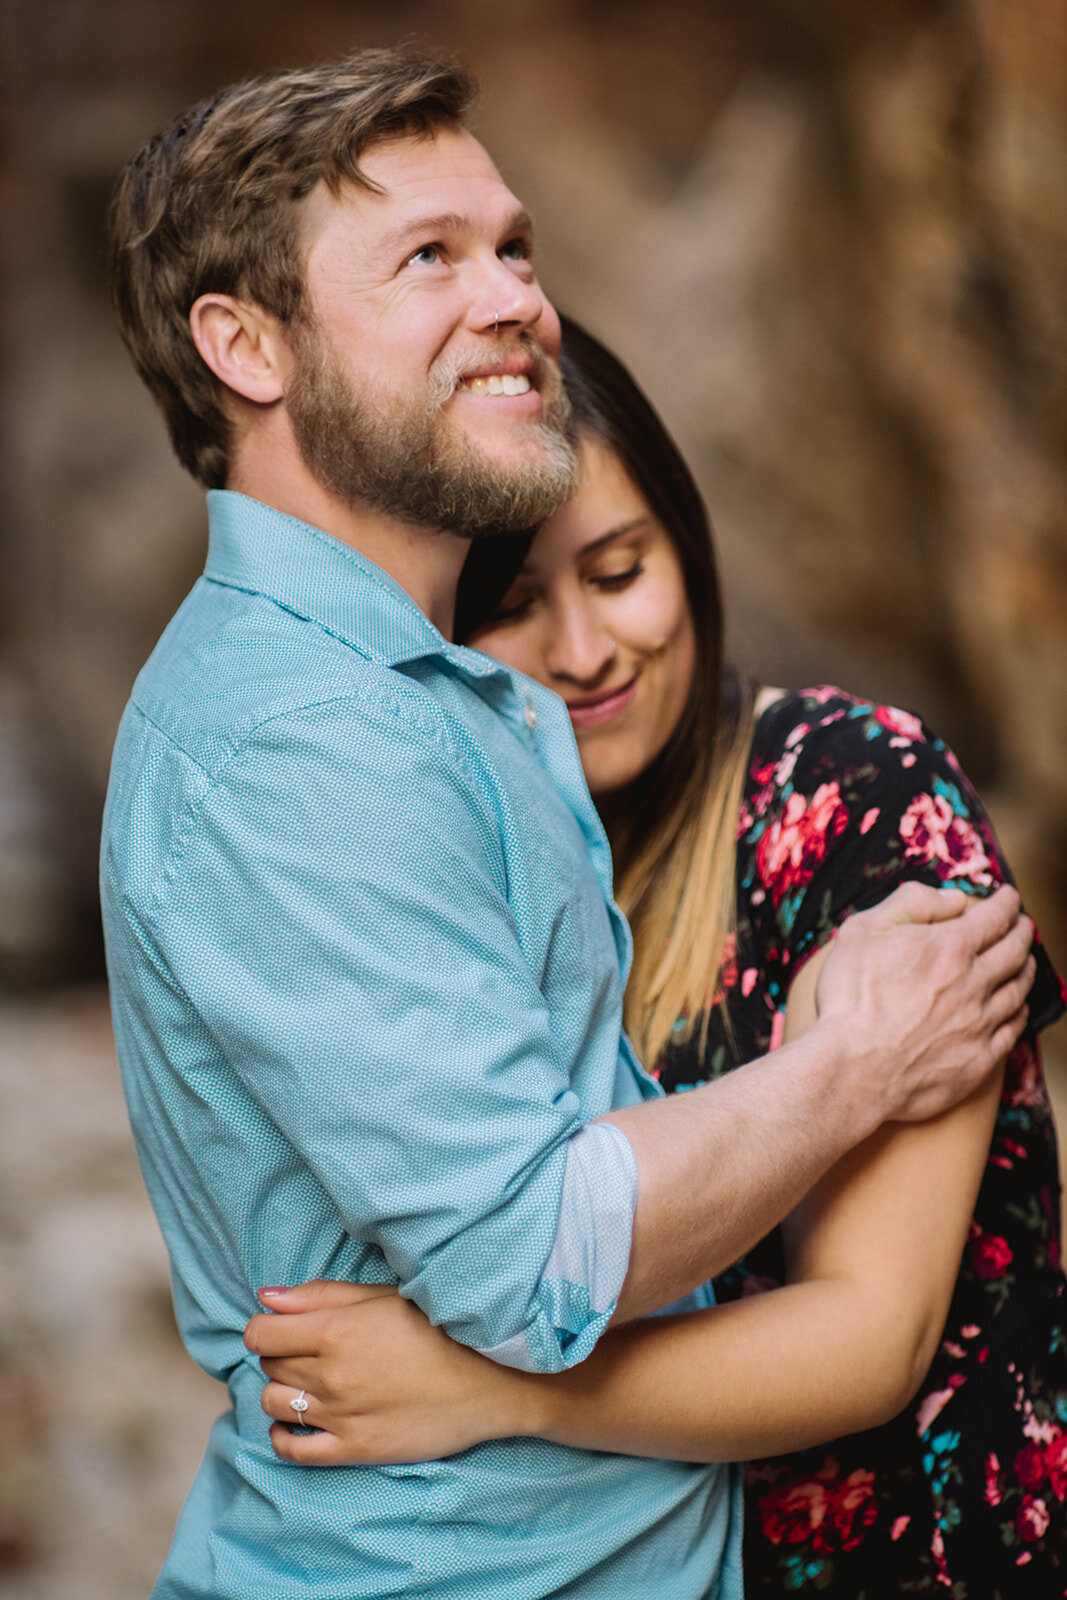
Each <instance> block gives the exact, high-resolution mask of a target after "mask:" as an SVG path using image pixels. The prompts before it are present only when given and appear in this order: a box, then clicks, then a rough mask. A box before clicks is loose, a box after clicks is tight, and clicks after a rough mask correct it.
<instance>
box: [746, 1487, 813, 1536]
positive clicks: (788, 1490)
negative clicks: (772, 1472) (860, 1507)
mask: <svg viewBox="0 0 1067 1600" xmlns="http://www.w3.org/2000/svg"><path fill="white" fill-rule="evenodd" d="M759 1510H760V1521H761V1523H762V1524H763V1537H764V1538H765V1539H769V1540H770V1542H771V1544H803V1543H805V1542H806V1541H807V1540H808V1539H810V1538H811V1537H812V1536H813V1535H814V1534H816V1533H817V1532H818V1530H819V1529H820V1528H821V1527H822V1524H823V1521H824V1519H825V1517H826V1490H825V1488H824V1487H823V1485H822V1484H821V1483H816V1482H814V1480H809V1482H807V1483H788V1484H785V1485H784V1486H783V1487H782V1488H780V1489H772V1491H771V1493H770V1494H769V1495H767V1496H766V1497H765V1498H764V1499H763V1500H761V1501H760V1503H759Z"/></svg>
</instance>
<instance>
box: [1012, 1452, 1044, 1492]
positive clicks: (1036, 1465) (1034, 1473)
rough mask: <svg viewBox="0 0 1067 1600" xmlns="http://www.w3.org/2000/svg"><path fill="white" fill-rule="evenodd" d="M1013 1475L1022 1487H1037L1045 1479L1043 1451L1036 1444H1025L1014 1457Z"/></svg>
mask: <svg viewBox="0 0 1067 1600" xmlns="http://www.w3.org/2000/svg"><path fill="white" fill-rule="evenodd" d="M1015 1476H1016V1477H1017V1478H1018V1480H1019V1482H1020V1483H1021V1484H1022V1486H1023V1488H1024V1489H1039V1488H1040V1487H1041V1485H1042V1483H1043V1482H1044V1481H1045V1452H1044V1451H1043V1450H1042V1449H1041V1448H1040V1446H1039V1445H1036V1444H1027V1445H1024V1446H1023V1448H1022V1449H1021V1450H1020V1451H1019V1454H1018V1455H1017V1456H1016V1457H1015Z"/></svg>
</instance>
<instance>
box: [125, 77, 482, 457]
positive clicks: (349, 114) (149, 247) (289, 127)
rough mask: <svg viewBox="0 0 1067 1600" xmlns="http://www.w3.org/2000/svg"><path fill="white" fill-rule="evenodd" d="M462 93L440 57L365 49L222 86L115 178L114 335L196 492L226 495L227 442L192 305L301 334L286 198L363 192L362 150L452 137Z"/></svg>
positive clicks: (298, 269) (292, 212)
mask: <svg viewBox="0 0 1067 1600" xmlns="http://www.w3.org/2000/svg"><path fill="white" fill-rule="evenodd" d="M475 93H476V84H475V80H474V78H473V77H472V76H471V74H470V73H469V72H468V71H467V69H466V68H465V67H463V66H462V65H461V64H460V63H459V62H457V61H456V60H455V59H454V58H453V57H450V56H439V55H429V54H418V53H415V52H412V51H409V50H392V49H389V50H386V49H382V50H362V51H360V52H358V53H357V54H354V55H351V56H348V57H346V58H345V59H343V60H341V61H336V62H327V63H324V64H323V65H321V66H317V67H310V68H307V69H303V70H300V69H298V70H294V71H288V72H277V73H271V74H269V75H267V76H263V77H259V78H252V79H249V80H247V81H246V82H243V83H237V84H233V85H231V86H230V87H229V88H227V89H223V90H222V91H221V92H220V93H219V94H217V95H214V96H212V98H211V99H209V100H204V101H201V103H200V104H199V105H196V106H193V107H192V108H191V109H190V110H188V111H186V112H184V113H183V115H182V116H180V117H179V118H178V119H177V121H175V122H173V123H172V124H171V126H170V127H169V128H166V129H165V130H164V131H163V132H162V133H160V134H157V135H156V137H155V138H154V139H150V140H149V142H148V143H147V144H146V145H145V147H144V149H143V150H141V151H140V152H139V153H138V154H137V155H136V156H134V158H133V160H132V161H131V162H130V163H129V165H128V166H127V167H126V168H125V170H124V171H123V172H122V174H121V176H120V177H119V180H118V183H117V185H116V187H115V192H114V195H113V196H112V200H111V206H110V211H109V233H110V243H111V260H112V281H113V286H114V296H115V306H116V310H117V313H118V319H119V326H120V329H121V332H122V337H123V339H124V340H125V342H126V345H127V348H128V349H129V351H130V354H131V355H132V356H133V360H134V363H135V365H136V367H137V370H138V372H139V373H140V374H141V377H142V378H143V379H144V381H145V383H146V384H147V385H148V387H149V389H150V390H151V392H152V394H153V395H154V396H155V398H156V400H157V402H158V403H159V405H160V407H161V409H162V411H163V414H164V416H165V418H166V421H167V427H168V429H169V431H170V437H171V443H172V444H173V446H174V449H175V452H176V454H177V456H178V459H179V461H181V463H182V465H183V466H184V467H186V468H187V469H188V470H189V472H191V473H192V475H193V476H194V478H197V479H198V480H199V481H200V482H201V483H202V484H204V485H205V486H206V487H208V488H221V487H223V485H224V484H225V482H226V473H227V467H228V463H229V456H230V450H231V447H232V439H231V427H230V423H229V419H228V417H227V414H226V411H225V408H224V405H223V398H222V394H223V386H222V385H221V383H220V382H219V380H218V379H217V378H216V377H215V375H214V373H213V372H211V370H210V369H209V368H208V367H207V366H206V365H205V363H204V362H203V361H202V359H201V357H200V355H199V352H198V351H197V349H196V346H195V344H194V342H193V338H192V334H191V332H190V328H189V312H190V309H191V307H192V305H193V302H194V301H195V300H197V299H198V298H199V296H200V295H202V294H208V293H217V294H231V295H234V296H236V297H238V298H240V299H243V300H249V301H252V302H254V303H255V304H257V305H259V306H262V307H263V308H264V310H266V311H269V312H270V313H271V314H272V315H274V316H275V317H277V318H278V319H279V321H280V322H282V323H283V324H289V325H301V324H302V323H303V322H304V321H305V320H306V317H307V311H308V307H307V294H306V288H305V283H304V263H303V260H302V257H301V252H300V249H299V243H298V240H299V229H298V216H297V209H296V208H297V204H298V202H299V201H301V200H303V199H304V198H305V197H306V196H307V195H309V194H310V193H311V191H312V190H313V189H314V188H315V187H316V185H317V184H319V183H325V184H326V185H327V186H328V187H329V188H330V190H331V191H332V192H334V193H337V192H338V190H339V189H340V187H341V185H342V184H343V183H345V182H349V183H355V184H359V185H361V186H362V187H364V188H373V187H374V185H373V184H372V183H371V182H370V180H369V179H368V178H367V177H366V175H365V174H364V173H363V172H362V171H361V169H360V165H359V160H360V157H361V155H363V153H364V152H365V151H367V150H368V149H369V148H371V147H372V146H373V145H377V144H382V143H384V142H386V141H388V140H390V139H395V138H400V137H404V136H415V137H423V138H425V137H429V136H431V135H432V134H433V133H434V132H436V131H437V129H438V128H441V127H462V126H463V125H464V122H465V119H466V116H467V115H468V113H469V111H470V108H471V105H472V103H473V100H474V97H475Z"/></svg>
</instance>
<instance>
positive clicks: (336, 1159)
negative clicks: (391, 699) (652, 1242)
mask: <svg viewBox="0 0 1067 1600" xmlns="http://www.w3.org/2000/svg"><path fill="white" fill-rule="evenodd" d="M375 715H376V714H375V713H373V712H371V711H368V710H367V709H366V708H361V712H360V715H359V717H358V719H357V718H355V717H354V715H353V714H351V713H350V712H349V711H348V710H347V709H346V707H345V706H343V705H342V706H338V705H326V706H322V707H315V708H311V709H309V710H306V711H304V712H301V713H300V714H299V715H292V716H288V717H286V718H285V719H283V721H282V722H281V723H280V724H279V725H278V726H277V727H273V726H272V727H267V728H265V729H262V730H260V731H259V732H257V734H256V735H255V737H253V738H251V739H250V740H249V741H248V743H247V744H246V745H245V747H244V748H243V750H242V751H241V752H240V753H239V755H238V756H236V757H235V758H234V759H233V761H232V762H231V764H230V766H229V768H228V769H227V771H226V772H225V774H224V776H223V778H222V779H221V780H219V781H217V782H216V783H215V784H214V786H213V788H212V790H211V792H210V793H209V794H208V796H207V798H206V800H205V802H204V804H203V806H202V809H201V813H200V815H199V817H198V818H197V820H196V824H195V827H193V828H192V829H191V831H190V837H189V839H188V840H187V842H186V844H185V847H184V849H183V851H182V854H181V859H180V861H178V862H177V863H175V864H174V866H173V867H172V869H171V871H170V872H169V874H168V879H167V882H166V883H165V884H164V886H163V888H162V890H161V892H160V899H159V903H158V906H157V908H156V914H155V916H154V918H153V926H152V928H151V930H150V934H151V938H152V941H153V943H154V945H155V950H156V959H157V960H159V961H160V962H162V963H165V965H166V968H167V971H168V973H169V975H170V980H171V981H172V982H173V983H174V984H176V985H178V986H180V989H181V991H182V992H183V993H184V994H185V995H186V996H187V997H188V998H189V1000H190V1001H191V1002H192V1005H193V1007H194V1008H195V1012H196V1014H197V1016H198V1017H199V1018H201V1019H202V1021H203V1024H204V1026H205V1027H206V1029H207V1030H208V1032H209V1034H210V1036H211V1038H212V1040H213V1042H214V1045H215V1047H216V1048H217V1051H218V1053H219V1056H220V1057H221V1058H222V1059H224V1061H225V1062H226V1064H227V1068H228V1070H229V1071H231V1072H232V1073H233V1075H234V1078H235V1081H236V1082H239V1084H240V1086H241V1088H242V1090H243V1091H244V1093H245V1094H246V1095H248V1096H251V1098H252V1100H253V1101H254V1102H255V1104H256V1106H257V1107H258V1108H259V1112H260V1113H261V1114H262V1118H263V1128H264V1132H263V1135H262V1137H263V1139H264V1141H266V1142H267V1143H268V1144H277V1142H278V1141H279V1140H282V1141H284V1142H285V1144H284V1145H283V1147H282V1148H283V1149H284V1148H286V1147H288V1149H289V1150H290V1156H289V1159H290V1161H291V1162H292V1163H293V1164H294V1165H296V1164H299V1165H300V1166H301V1167H303V1168H304V1169H309V1170H310V1172H311V1173H313V1174H314V1177H315V1179H316V1180H317V1182H318V1184H319V1185H321V1189H322V1191H324V1192H325V1196H328V1197H329V1203H332V1205H333V1206H334V1207H335V1208H336V1211H337V1213H338V1215H339V1217H340V1219H341V1222H342V1224H343V1226H344V1228H345V1230H346V1231H347V1232H348V1233H349V1234H350V1235H351V1236H352V1237H354V1238H356V1239H360V1240H363V1241H366V1242H369V1243H371V1244H374V1245H376V1246H377V1247H378V1248H379V1249H380V1250H381V1252H382V1254H383V1255H384V1257H385V1260H386V1261H387V1262H388V1265H389V1267H390V1269H391V1270H392V1271H393V1272H394V1273H395V1275H396V1277H397V1279H398V1280H399V1281H400V1283H401V1284H402V1285H403V1292H404V1293H405V1294H407V1295H409V1296H410V1297H411V1298H413V1299H414V1300H415V1301H416V1302H417V1303H418V1304H419V1305H420V1306H421V1307H422V1309H423V1310H424V1311H426V1313H427V1314H428V1315H429V1316H430V1317H431V1318H432V1320H433V1321H435V1322H439V1323H443V1324H444V1325H445V1326H446V1327H447V1328H448V1330H449V1332H450V1333H451V1334H452V1335H453V1336H454V1337H455V1338H457V1339H459V1340H461V1341H462V1342H464V1343H467V1344H470V1345H472V1346H474V1347H475V1348H478V1349H480V1350H482V1351H484V1352H485V1353H486V1354H487V1355H490V1356H492V1357H494V1358H495V1359H497V1360H499V1361H503V1362H504V1363H506V1364H508V1365H512V1366H521V1367H526V1368H531V1369H536V1370H546V1371H547V1370H555V1369H557V1368H559V1367H562V1366H567V1365H570V1364H572V1363H573V1362H574V1361H576V1360H580V1359H581V1358H582V1357H583V1356H584V1355H585V1354H587V1353H588V1351H589V1349H590V1348H591V1347H592V1344H593V1342H595V1339H596V1338H597V1337H598V1336H599V1333H600V1332H601V1331H602V1329H603V1328H604V1326H606V1324H607V1321H608V1320H609V1318H610V1316H611V1314H612V1311H613V1310H614V1304H615V1299H616V1296H617V1293H618V1290H619V1287H620V1286H621V1282H622V1279H623V1277H624V1275H625V1271H626V1266H627V1259H628V1253H629V1240H630V1228H631V1225H632V1216H633V1207H634V1204H635V1199H636V1171H635V1168H634V1163H633V1157H632V1152H631V1151H630V1148H629V1145H628V1143H627V1142H626V1140H625V1139H624V1138H621V1137H620V1138H616V1137H615V1132H616V1131H617V1130H613V1131H611V1132H609V1133H608V1135H607V1137H605V1130H603V1129H601V1128H599V1127H597V1128H592V1127H590V1128H583V1126H582V1124H583V1117H582V1113H581V1107H580V1105H579V1102H578V1099H577V1097H576V1095H575V1093H574V1092H573V1090H572V1088H571V1080H570V1074H571V1068H572V1065H573V1063H571V1062H570V1061H568V1060H566V1059H564V1052H563V1049H562V1047H561V1045H560V1042H559V1040H558V1038H557V1037H556V1034H555V1032H554V1030H553V1027H552V1021H551V1017H550V1015H549V1011H548V1007H547V1005H546V1001H545V997H544V995H543V994H542V992H541V989H540V987H539V984H538V981H537V973H536V972H535V971H534V970H533V966H532V961H531V956H530V953H529V952H527V951H525V950H524V947H523V945H522V941H521V938H520V934H519V931H518V929H517V927H516V922H515V919H514V917H513V916H512V913H511V909H510V906H509V902H508V898H507V882H506V872H505V865H504V859H503V854H502V849H501V842H500V839H499V836H498V833H497V831H496V829H495V827H494V824H493V820H492V817H491V816H490V815H489V811H488V807H487V806H486V805H485V804H483V803H482V801H481V799H480V796H479V793H478V790H477V786H476V784H475V782H474V781H473V780H472V778H471V776H470V774H469V773H467V772H466V771H465V767H464V762H463V760H462V758H461V756H460V754H459V753H458V752H457V751H455V750H453V749H451V748H449V747H447V746H446V745H445V744H444V743H443V742H442V741H441V739H440V738H439V737H437V738H434V737H427V736H426V735H425V731H424V730H420V729H417V728H414V729H413V728H410V727H406V726H404V725H401V724H396V723H391V722H388V718H387V716H386V714H385V713H384V712H383V713H381V715H380V716H378V718H377V721H376V720H375ZM387 724H388V725H387ZM294 768H297V769H299V770H300V771H301V774H302V778H301V783H300V784H299V785H294V784H293V783H292V781H291V773H292V772H293V770H294ZM416 797H417V801H416ZM205 930H207V932H205ZM242 1099H243V1097H242ZM261 1211H262V1215H259V1214H257V1221H256V1224H255V1225H256V1226H257V1227H259V1226H267V1225H268V1224H267V1218H266V1208H265V1207H264V1208H261Z"/></svg>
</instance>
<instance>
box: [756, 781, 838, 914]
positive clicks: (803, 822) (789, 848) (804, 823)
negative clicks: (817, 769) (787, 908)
mask: <svg viewBox="0 0 1067 1600" xmlns="http://www.w3.org/2000/svg"><path fill="white" fill-rule="evenodd" d="M847 825H848V811H847V809H846V808H845V806H844V805H843V804H842V801H841V790H840V789H839V787H838V785H837V784H836V783H823V784H820V785H819V787H818V789H816V791H815V793H814V794H813V795H812V797H811V799H810V800H806V799H805V798H804V796H803V795H802V794H791V795H790V796H789V799H788V800H787V801H786V806H785V811H784V813H783V814H782V816H781V818H780V819H778V820H777V821H775V822H772V823H771V825H770V827H769V828H768V829H767V830H766V832H765V833H764V835H763V837H762V838H761V840H760V842H759V849H758V851H757V854H756V864H757V868H758V870H759V875H760V877H761V879H762V880H763V882H764V883H765V884H766V885H767V887H768V888H769V889H770V890H771V892H772V894H773V896H774V902H775V904H776V905H777V904H778V903H779V902H780V901H781V900H782V899H783V898H784V897H785V896H786V895H787V894H789V893H790V891H791V890H793V889H796V888H798V887H799V886H800V885H801V884H805V883H808V882H809V881H810V879H811V878H812V876H813V874H814V872H815V869H816V867H818V866H820V865H821V863H822V861H823V860H824V858H825V856H826V848H827V844H828V841H829V840H830V839H831V838H836V837H837V835H838V834H839V833H841V832H842V831H843V830H844V829H845V827H847Z"/></svg>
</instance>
